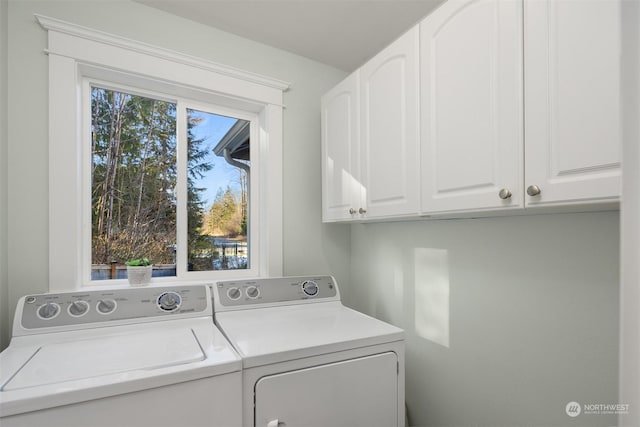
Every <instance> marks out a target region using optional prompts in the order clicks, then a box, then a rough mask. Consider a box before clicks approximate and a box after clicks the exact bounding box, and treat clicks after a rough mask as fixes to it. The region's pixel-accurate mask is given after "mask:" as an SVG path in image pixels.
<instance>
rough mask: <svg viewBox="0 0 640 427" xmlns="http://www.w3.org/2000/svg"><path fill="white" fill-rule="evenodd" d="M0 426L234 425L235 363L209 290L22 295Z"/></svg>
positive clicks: (3, 359) (0, 380) (2, 389)
mask: <svg viewBox="0 0 640 427" xmlns="http://www.w3.org/2000/svg"><path fill="white" fill-rule="evenodd" d="M0 366H1V369H2V371H1V373H0V417H1V418H0V425H2V426H3V427H14V426H30V427H33V426H64V427H72V426H78V427H80V426H82V427H88V426H92V427H93V426H119V427H127V426H136V427H143V426H154V427H155V426H224V427H227V426H230V427H232V426H240V425H241V423H242V420H241V418H242V413H241V409H242V408H241V389H242V374H241V369H242V361H241V359H240V357H239V356H238V355H237V353H236V352H235V351H234V350H233V347H232V346H231V345H230V344H229V343H228V342H227V340H226V339H225V338H224V336H223V335H222V334H221V333H220V331H219V330H218V329H217V328H216V327H215V325H214V324H213V319H212V306H211V293H210V290H209V287H208V286H205V285H202V286H171V287H149V288H129V289H121V290H109V291H97V290H96V291H81V292H70V293H55V294H42V295H29V296H26V297H22V298H21V299H20V301H19V302H18V307H17V310H16V315H15V320H14V327H13V337H12V340H11V343H10V345H9V347H8V348H7V349H6V350H5V351H3V352H2V353H1V354H0Z"/></svg>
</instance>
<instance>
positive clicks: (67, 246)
mask: <svg viewBox="0 0 640 427" xmlns="http://www.w3.org/2000/svg"><path fill="white" fill-rule="evenodd" d="M36 19H37V20H38V22H39V24H40V25H41V26H42V27H43V28H44V29H45V30H47V31H48V49H47V53H48V55H49V291H50V292H58V291H64V290H74V289H80V288H81V287H83V286H85V285H87V284H88V282H89V281H88V277H87V278H85V277H84V273H83V267H82V266H83V263H85V262H86V261H85V253H86V252H85V251H86V248H84V247H83V245H85V243H83V242H84V241H83V239H87V240H88V237H87V236H86V235H85V234H86V232H85V231H84V229H85V227H84V225H83V222H86V220H87V219H86V215H83V191H84V190H83V182H84V181H83V165H82V161H83V156H82V135H83V129H82V127H83V126H82V111H81V104H82V102H81V99H82V84H83V81H84V79H85V78H87V77H91V78H99V79H104V80H110V79H112V78H117V79H120V82H121V83H123V84H125V83H126V84H130V85H131V86H140V82H143V86H144V87H145V89H148V90H154V89H155V90H158V91H160V92H164V93H171V94H172V95H175V96H179V97H185V98H188V99H191V100H195V101H202V102H206V103H211V104H218V105H222V106H227V107H229V108H233V109H238V110H243V111H247V112H251V113H255V114H256V116H257V122H258V129H257V130H256V133H255V134H256V138H257V140H256V143H257V144H256V145H257V147H258V150H259V157H260V159H262V161H261V162H260V163H261V167H260V168H259V172H258V173H259V177H258V180H257V182H258V185H259V188H258V193H259V194H263V195H265V194H268V197H260V199H259V201H258V205H257V210H258V214H257V215H255V213H254V216H253V218H254V220H255V218H258V221H259V230H258V232H259V233H260V238H259V239H258V246H259V247H258V248H255V247H254V248H253V249H254V250H257V251H259V253H260V260H259V266H258V277H270V276H271V277H272V276H280V275H282V264H283V262H282V110H283V105H282V100H283V92H284V91H286V90H287V89H288V88H289V87H290V85H289V83H286V82H283V81H280V80H275V79H271V78H268V77H264V76H260V75H258V74H254V73H249V72H246V71H242V70H238V69H235V68H231V67H226V66H224V65H220V64H217V63H214V62H210V61H205V60H202V59H199V58H195V57H192V56H189V55H184V54H181V53H178V52H174V51H171V50H167V49H163V48H159V47H155V46H151V45H148V44H145V43H141V42H136V41H133V40H129V39H126V38H122V37H119V36H114V35H111V34H107V33H104V32H100V31H96V30H92V29H89V28H86V27H82V26H78V25H75V24H70V23H67V22H64V21H60V20H57V19H53V18H48V17H44V16H41V15H36ZM123 76H125V77H126V80H127V81H126V82H125V81H122V79H123ZM178 76H179V77H178ZM252 141H253V139H252ZM252 209H256V206H253V208H252ZM85 225H86V224H85ZM216 273H219V272H216ZM226 273H229V275H228V276H227V277H229V278H231V277H234V276H235V277H240V276H241V275H242V274H243V273H244V276H242V277H246V275H247V272H246V271H245V272H243V271H241V270H238V271H233V272H232V271H229V272H226ZM191 277H194V278H200V277H201V278H202V280H205V279H206V275H200V276H191ZM211 277H212V278H213V277H214V276H211ZM219 278H222V277H219ZM174 280H176V279H174ZM187 280H189V279H187ZM209 280H212V279H211V278H210V279H209Z"/></svg>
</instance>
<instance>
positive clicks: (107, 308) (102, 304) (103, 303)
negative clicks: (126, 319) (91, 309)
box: [96, 299, 116, 314]
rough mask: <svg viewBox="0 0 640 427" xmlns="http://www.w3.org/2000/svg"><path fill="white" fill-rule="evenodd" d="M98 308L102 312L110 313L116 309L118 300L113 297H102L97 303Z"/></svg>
mask: <svg viewBox="0 0 640 427" xmlns="http://www.w3.org/2000/svg"><path fill="white" fill-rule="evenodd" d="M96 310H97V311H98V313H100V314H110V313H113V312H114V311H115V310H116V301H115V300H112V299H101V300H100V301H98V304H97V305H96Z"/></svg>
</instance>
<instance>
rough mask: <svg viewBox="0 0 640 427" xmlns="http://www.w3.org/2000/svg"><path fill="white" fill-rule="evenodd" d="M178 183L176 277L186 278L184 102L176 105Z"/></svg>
mask: <svg viewBox="0 0 640 427" xmlns="http://www.w3.org/2000/svg"><path fill="white" fill-rule="evenodd" d="M176 140H177V163H178V164H177V174H178V176H177V181H176V204H177V206H176V219H177V224H176V276H177V277H178V278H185V276H186V273H187V264H188V261H187V259H188V253H187V252H188V246H189V245H188V241H187V239H188V232H187V227H188V225H187V221H188V216H187V198H188V193H187V167H188V165H187V163H188V161H189V154H188V139H187V106H186V103H185V102H184V101H183V100H178V102H177V105H176Z"/></svg>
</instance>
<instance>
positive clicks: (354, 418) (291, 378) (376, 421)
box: [255, 352, 398, 427]
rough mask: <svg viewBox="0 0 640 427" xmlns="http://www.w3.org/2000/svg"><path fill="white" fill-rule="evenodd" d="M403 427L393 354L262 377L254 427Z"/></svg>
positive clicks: (395, 363) (395, 362) (256, 396)
mask: <svg viewBox="0 0 640 427" xmlns="http://www.w3.org/2000/svg"><path fill="white" fill-rule="evenodd" d="M397 424H398V356H397V355H396V354H395V353H393V352H388V353H382V354H377V355H373V356H367V357H361V358H357V359H350V360H345V361H342V362H336V363H331V364H327V365H320V366H314V367H311V368H306V369H301V370H296V371H290V372H285V373H282V374H277V375H270V376H266V377H262V378H261V379H260V380H258V382H257V383H256V386H255V426H259V427H267V426H268V427H275V426H279V427H313V426H317V427H320V426H332V427H357V426H362V427H376V426H380V427H389V426H396V425H397Z"/></svg>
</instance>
